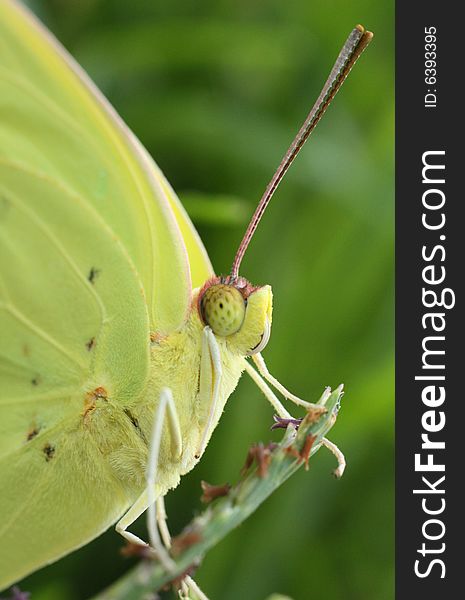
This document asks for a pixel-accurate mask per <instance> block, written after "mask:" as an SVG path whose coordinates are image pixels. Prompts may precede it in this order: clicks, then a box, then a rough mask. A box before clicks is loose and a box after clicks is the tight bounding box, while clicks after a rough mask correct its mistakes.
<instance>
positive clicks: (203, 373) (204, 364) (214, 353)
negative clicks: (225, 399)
mask: <svg viewBox="0 0 465 600" xmlns="http://www.w3.org/2000/svg"><path fill="white" fill-rule="evenodd" d="M221 365H222V363H221V354H220V349H219V346H218V342H217V341H216V338H215V335H214V334H213V331H212V330H211V329H210V327H208V326H207V327H204V329H203V332H202V357H201V361H200V391H199V399H198V403H199V405H200V406H208V415H207V422H206V425H205V428H204V431H203V434H202V438H201V440H200V444H199V448H198V450H197V452H196V454H195V456H196V458H200V457H201V456H202V454H203V453H204V451H205V448H206V446H207V443H208V439H209V436H210V434H211V431H212V424H213V420H214V418H215V415H216V413H217V410H218V401H219V397H220V383H221V377H222V366H221Z"/></svg>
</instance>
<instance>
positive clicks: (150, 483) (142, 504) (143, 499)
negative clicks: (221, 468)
mask: <svg viewBox="0 0 465 600" xmlns="http://www.w3.org/2000/svg"><path fill="white" fill-rule="evenodd" d="M166 421H168V426H169V430H170V433H171V440H172V446H173V453H174V455H175V456H179V455H180V454H181V452H182V437H181V428H180V425H179V418H178V414H177V411H176V405H175V404H174V400H173V394H172V392H171V390H170V389H169V388H164V389H163V390H162V391H161V394H160V402H159V404H158V408H157V411H156V414H155V418H154V423H153V429H152V436H151V442H150V451H149V458H148V465H147V488H146V489H145V490H144V492H143V493H142V494H141V496H140V497H139V498H138V499H137V500H136V502H135V503H134V504H133V506H132V507H131V508H130V509H129V510H128V512H127V513H126V514H125V515H124V516H123V517H122V519H120V521H119V522H118V523H117V525H116V531H118V533H120V534H121V535H122V536H123V537H124V538H125V539H126V540H127V541H129V542H130V543H133V544H139V545H144V546H147V545H148V544H147V543H146V542H144V541H143V540H141V539H140V538H139V537H137V536H136V535H134V534H133V533H131V532H129V531H127V528H128V527H129V526H130V525H131V524H132V523H133V522H134V521H135V520H136V519H137V518H138V517H139V516H140V515H141V514H142V513H143V512H144V511H145V510H147V526H148V532H149V539H150V546H151V547H152V549H153V550H154V551H155V553H156V555H157V556H158V558H159V559H160V562H161V563H162V564H163V565H164V567H165V568H166V569H168V570H172V569H173V567H174V562H173V560H172V559H171V557H170V556H169V554H168V552H167V550H166V547H165V546H164V545H163V543H162V540H161V539H160V533H159V531H158V528H157V522H158V523H160V522H162V521H163V518H161V519H157V504H158V506H160V503H157V498H156V495H155V486H156V483H157V471H158V456H159V452H160V444H161V438H162V434H163V427H164V425H165V422H166ZM163 506H164V505H163ZM165 528H166V523H165ZM166 532H167V528H166V530H165V529H162V530H161V533H162V537H164V538H166ZM168 539H169V532H168Z"/></svg>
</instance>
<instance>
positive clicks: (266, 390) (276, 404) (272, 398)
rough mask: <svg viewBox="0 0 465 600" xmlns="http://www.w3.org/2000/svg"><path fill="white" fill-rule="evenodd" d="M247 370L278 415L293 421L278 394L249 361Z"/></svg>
mask: <svg viewBox="0 0 465 600" xmlns="http://www.w3.org/2000/svg"><path fill="white" fill-rule="evenodd" d="M245 370H246V371H247V373H248V374H249V375H250V377H251V378H252V380H253V381H254V383H256V385H257V387H258V388H259V390H260V391H261V392H263V394H264V395H265V398H266V399H267V400H268V402H269V403H270V404H271V406H272V407H273V408H274V409H275V411H276V412H277V413H278V415H279V416H280V417H281V418H282V419H292V415H291V414H290V413H288V412H287V410H286V409H285V408H284V406H283V405H282V404H281V402H280V401H279V400H278V398H277V397H276V394H275V393H274V392H273V390H272V389H271V388H270V387H269V386H268V384H267V383H266V381H265V380H264V379H263V378H262V377H261V376H260V375H259V373H257V371H256V370H255V369H254V368H253V367H252V365H251V364H249V363H248V362H247V361H245Z"/></svg>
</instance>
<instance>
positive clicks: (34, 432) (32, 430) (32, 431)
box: [26, 425, 40, 442]
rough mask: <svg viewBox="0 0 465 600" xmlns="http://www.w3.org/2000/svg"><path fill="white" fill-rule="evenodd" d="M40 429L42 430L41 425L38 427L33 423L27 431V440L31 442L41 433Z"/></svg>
mask: <svg viewBox="0 0 465 600" xmlns="http://www.w3.org/2000/svg"><path fill="white" fill-rule="evenodd" d="M39 431H40V429H39V427H36V425H33V426H32V427H31V428H30V429H29V431H28V432H27V437H26V441H28V442H30V441H31V440H33V439H34V438H35V437H36V435H37V434H38V433H39Z"/></svg>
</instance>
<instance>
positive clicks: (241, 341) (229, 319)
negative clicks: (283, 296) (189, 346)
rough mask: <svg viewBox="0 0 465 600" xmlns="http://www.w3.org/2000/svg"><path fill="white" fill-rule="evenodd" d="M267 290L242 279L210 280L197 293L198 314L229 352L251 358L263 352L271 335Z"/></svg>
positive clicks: (268, 292) (270, 309) (268, 290)
mask: <svg viewBox="0 0 465 600" xmlns="http://www.w3.org/2000/svg"><path fill="white" fill-rule="evenodd" d="M272 298H273V295H272V293H271V287H270V286H269V285H265V286H260V287H257V286H253V285H252V284H251V283H250V282H249V281H247V279H245V278H244V277H235V278H233V277H231V276H228V277H214V278H213V279H210V280H209V281H207V283H206V284H205V285H204V286H203V288H202V289H201V290H200V292H199V295H198V311H199V314H200V318H201V319H202V321H203V323H204V324H205V325H208V326H209V327H211V329H212V331H213V333H214V334H215V335H216V336H217V337H220V338H225V339H227V341H228V345H229V346H230V348H231V350H233V351H235V352H237V353H238V354H242V355H246V356H248V355H251V354H255V353H257V352H260V351H261V350H263V348H264V347H265V346H266V344H267V343H268V340H269V338H270V332H271V313H272Z"/></svg>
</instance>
